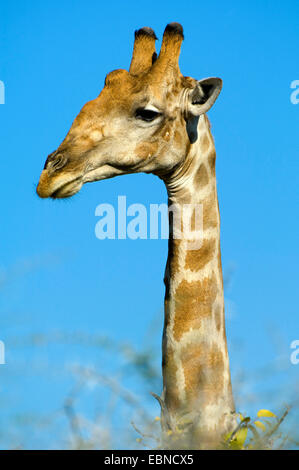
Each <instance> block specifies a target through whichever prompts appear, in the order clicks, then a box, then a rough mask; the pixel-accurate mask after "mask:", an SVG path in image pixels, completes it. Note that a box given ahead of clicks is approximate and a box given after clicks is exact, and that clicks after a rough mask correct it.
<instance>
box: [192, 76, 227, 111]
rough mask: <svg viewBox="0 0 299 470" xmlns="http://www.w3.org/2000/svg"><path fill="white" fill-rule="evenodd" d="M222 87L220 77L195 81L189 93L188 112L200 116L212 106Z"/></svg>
mask: <svg viewBox="0 0 299 470" xmlns="http://www.w3.org/2000/svg"><path fill="white" fill-rule="evenodd" d="M221 88H222V80H221V78H216V77H211V78H205V79H203V80H200V81H198V82H197V84H196V86H195V88H194V89H193V90H192V91H191V93H190V95H189V102H188V113H187V114H189V115H191V116H200V115H201V114H204V113H206V112H207V111H209V109H210V108H211V107H212V106H213V104H214V103H215V101H216V99H217V98H218V95H219V93H220V91H221Z"/></svg>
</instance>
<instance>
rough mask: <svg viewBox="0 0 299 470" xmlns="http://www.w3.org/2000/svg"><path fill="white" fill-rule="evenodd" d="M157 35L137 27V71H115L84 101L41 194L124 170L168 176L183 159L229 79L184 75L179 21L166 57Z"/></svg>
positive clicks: (50, 162)
mask: <svg viewBox="0 0 299 470" xmlns="http://www.w3.org/2000/svg"><path fill="white" fill-rule="evenodd" d="M156 39H157V38H156V35H155V33H154V31H153V30H152V29H150V28H142V29H140V30H138V31H136V32H135V42H134V50H133V57H132V61H131V65H130V70H129V72H128V71H126V70H114V71H112V72H111V73H109V74H108V75H107V76H106V79H105V85H104V88H103V90H102V92H101V93H100V95H99V96H98V97H97V98H96V99H94V100H92V101H90V102H88V103H87V104H85V106H84V107H83V108H82V110H81V111H80V113H79V114H78V116H77V117H76V119H75V120H74V122H73V124H72V126H71V128H70V130H69V132H68V134H67V136H66V138H65V139H64V141H63V142H62V143H61V145H60V146H59V147H58V149H57V150H56V151H54V152H53V153H51V154H50V155H49V156H48V158H47V160H46V163H45V166H44V169H43V171H42V174H41V176H40V181H39V184H38V187H37V193H38V195H39V196H40V197H43V198H46V197H52V198H64V197H69V196H73V195H74V194H75V193H77V192H78V191H79V190H80V189H81V187H82V185H83V184H84V183H87V182H92V181H98V180H102V179H106V178H111V177H114V176H117V175H122V174H129V173H137V172H146V173H154V174H156V175H158V176H160V177H161V178H166V177H167V175H171V174H172V173H173V172H174V171H175V170H176V169H177V168H178V167H180V166H182V165H183V163H184V161H185V159H186V156H187V154H188V151H189V149H190V146H191V145H192V143H193V142H194V140H196V126H194V123H197V120H198V117H199V116H200V115H201V114H204V113H205V112H206V111H208V110H209V109H210V107H211V106H212V105H213V103H214V101H215V100H216V98H217V96H218V95H219V93H220V90H221V86H222V81H221V80H220V79H219V78H208V79H205V80H201V81H197V80H195V79H193V78H190V77H184V76H183V75H182V74H181V72H180V69H179V65H178V59H179V54H180V48H181V43H182V40H183V29H182V27H181V25H179V24H178V23H171V24H169V25H168V26H167V27H166V29H165V31H164V35H163V42H162V46H161V51H160V54H159V56H158V57H157V54H156V52H155V40H156Z"/></svg>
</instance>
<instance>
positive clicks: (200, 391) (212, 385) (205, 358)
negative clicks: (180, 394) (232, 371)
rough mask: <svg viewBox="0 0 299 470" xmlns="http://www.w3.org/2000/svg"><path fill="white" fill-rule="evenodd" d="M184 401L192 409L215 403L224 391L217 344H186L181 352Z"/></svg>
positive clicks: (220, 352)
mask: <svg viewBox="0 0 299 470" xmlns="http://www.w3.org/2000/svg"><path fill="white" fill-rule="evenodd" d="M182 366H183V369H184V377H185V393H186V401H187V402H189V403H190V404H193V407H194V406H196V402H198V406H199V407H200V406H202V405H208V404H213V403H215V401H216V403H217V398H218V399H220V398H221V396H222V395H223V389H224V377H223V371H224V359H223V352H222V351H221V350H220V349H219V346H218V345H217V344H213V345H212V346H210V345H208V344H206V343H204V342H203V343H201V344H193V345H192V344H188V345H187V346H186V347H185V348H184V350H183V352H182Z"/></svg>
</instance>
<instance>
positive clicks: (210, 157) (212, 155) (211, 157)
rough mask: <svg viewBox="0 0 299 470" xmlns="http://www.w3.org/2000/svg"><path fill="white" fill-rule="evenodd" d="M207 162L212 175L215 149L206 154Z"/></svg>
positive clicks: (213, 173) (213, 172)
mask: <svg viewBox="0 0 299 470" xmlns="http://www.w3.org/2000/svg"><path fill="white" fill-rule="evenodd" d="M208 163H209V167H210V169H211V173H212V175H215V164H216V151H215V150H213V151H212V152H211V153H210V154H209V156H208Z"/></svg>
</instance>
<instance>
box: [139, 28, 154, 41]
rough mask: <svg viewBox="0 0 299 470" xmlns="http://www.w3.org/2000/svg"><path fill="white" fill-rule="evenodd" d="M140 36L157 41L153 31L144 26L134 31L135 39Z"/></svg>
mask: <svg viewBox="0 0 299 470" xmlns="http://www.w3.org/2000/svg"><path fill="white" fill-rule="evenodd" d="M141 36H148V37H150V38H152V39H154V40H155V41H156V40H157V39H158V38H157V36H156V35H155V31H154V30H153V29H152V28H149V27H148V26H144V27H143V28H141V29H137V30H136V31H135V39H136V38H139V37H141Z"/></svg>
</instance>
